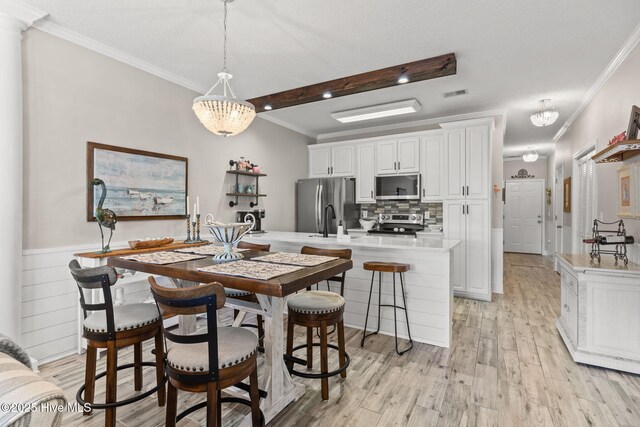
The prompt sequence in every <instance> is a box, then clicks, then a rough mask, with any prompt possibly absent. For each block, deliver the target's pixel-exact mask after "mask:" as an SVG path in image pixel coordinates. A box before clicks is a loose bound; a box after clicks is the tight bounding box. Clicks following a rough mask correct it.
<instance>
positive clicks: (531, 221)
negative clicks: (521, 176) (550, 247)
mask: <svg viewBox="0 0 640 427" xmlns="http://www.w3.org/2000/svg"><path fill="white" fill-rule="evenodd" d="M505 191H506V199H505V204H504V241H505V244H504V250H505V252H520V253H528V254H542V227H543V223H544V219H543V212H544V181H543V180H537V179H536V180H522V181H511V180H508V181H507V183H506V190H505Z"/></svg>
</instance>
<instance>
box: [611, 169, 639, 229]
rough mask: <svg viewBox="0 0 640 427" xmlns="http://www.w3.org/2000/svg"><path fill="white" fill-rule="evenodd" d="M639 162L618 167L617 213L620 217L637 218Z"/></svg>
mask: <svg viewBox="0 0 640 427" xmlns="http://www.w3.org/2000/svg"><path fill="white" fill-rule="evenodd" d="M637 167H638V165H637V163H635V164H631V165H624V166H622V167H620V168H618V169H617V173H618V184H617V196H616V202H617V209H618V210H617V215H618V217H620V218H635V217H637V216H638V213H637V210H638V196H637V189H638V183H637V182H636V180H637V172H636V170H637Z"/></svg>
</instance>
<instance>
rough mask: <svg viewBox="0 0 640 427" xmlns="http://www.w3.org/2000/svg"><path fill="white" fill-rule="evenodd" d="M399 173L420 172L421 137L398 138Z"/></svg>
mask: <svg viewBox="0 0 640 427" xmlns="http://www.w3.org/2000/svg"><path fill="white" fill-rule="evenodd" d="M397 150H398V151H397V162H398V164H397V169H398V173H418V172H420V139H419V138H404V139H399V140H398V149H397Z"/></svg>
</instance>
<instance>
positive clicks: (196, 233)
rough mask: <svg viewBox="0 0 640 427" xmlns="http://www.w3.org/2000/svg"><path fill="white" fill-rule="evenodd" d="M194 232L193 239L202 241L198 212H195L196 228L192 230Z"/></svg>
mask: <svg viewBox="0 0 640 427" xmlns="http://www.w3.org/2000/svg"><path fill="white" fill-rule="evenodd" d="M193 233H194V234H195V239H194V240H195V241H196V242H202V239H201V238H200V214H196V229H195V231H194V232H193Z"/></svg>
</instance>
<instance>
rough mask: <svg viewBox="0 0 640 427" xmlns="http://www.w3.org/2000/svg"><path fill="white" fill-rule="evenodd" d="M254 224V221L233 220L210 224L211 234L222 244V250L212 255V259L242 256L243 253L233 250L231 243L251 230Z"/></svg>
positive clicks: (237, 240)
mask: <svg viewBox="0 0 640 427" xmlns="http://www.w3.org/2000/svg"><path fill="white" fill-rule="evenodd" d="M254 226H255V221H254V222H234V223H229V224H223V223H219V222H214V223H213V224H212V225H210V226H209V230H210V231H211V234H212V235H213V237H214V238H215V239H216V240H217V241H219V242H220V243H222V245H223V246H224V252H222V253H220V254H218V255H216V256H214V257H213V259H215V260H217V261H232V260H235V259H241V258H244V255H242V254H241V253H238V252H233V245H235V244H236V243H237V242H239V241H240V240H241V239H242V238H243V237H244V235H245V234H247V233H248V232H249V231H251V230H253V227H254Z"/></svg>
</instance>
